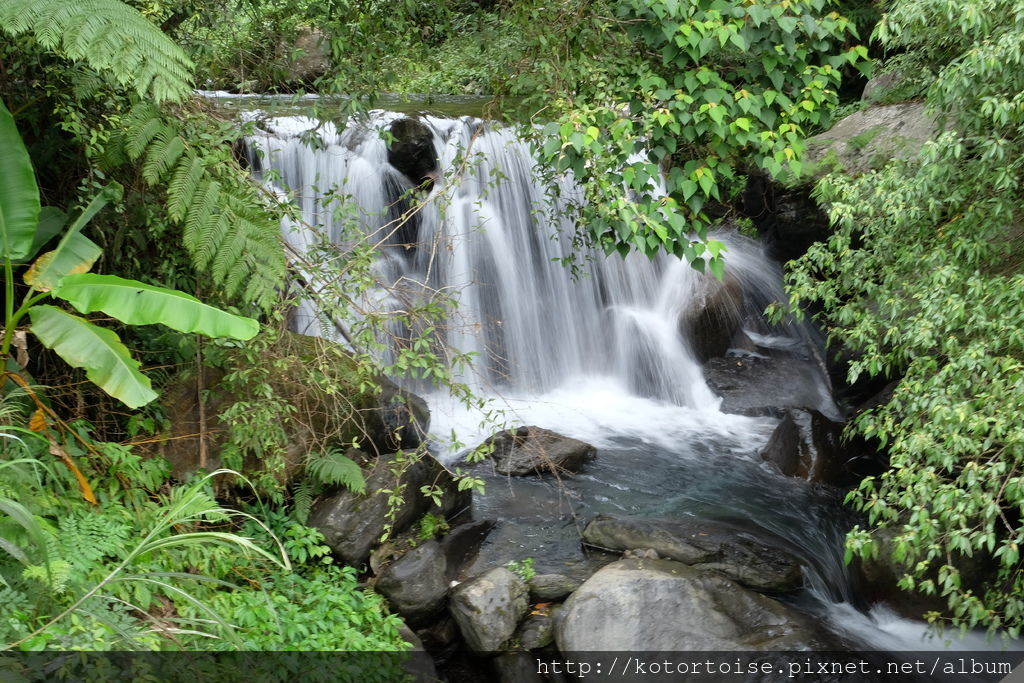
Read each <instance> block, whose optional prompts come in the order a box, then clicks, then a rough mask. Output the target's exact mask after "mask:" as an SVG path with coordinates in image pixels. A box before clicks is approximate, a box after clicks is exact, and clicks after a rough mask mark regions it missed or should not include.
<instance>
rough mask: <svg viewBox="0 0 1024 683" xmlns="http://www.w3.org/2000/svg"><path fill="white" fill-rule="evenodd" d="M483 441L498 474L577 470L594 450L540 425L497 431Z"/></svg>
mask: <svg viewBox="0 0 1024 683" xmlns="http://www.w3.org/2000/svg"><path fill="white" fill-rule="evenodd" d="M485 443H486V444H490V445H491V446H493V447H494V451H493V453H492V455H491V458H492V460H493V462H494V468H495V470H496V471H497V472H498V474H506V475H514V476H522V475H526V474H541V473H543V472H555V473H562V472H578V471H579V470H580V469H581V468H582V467H583V464H584V463H585V462H586V461H587V460H589V459H590V458H592V457H594V455H595V454H596V453H597V450H596V449H595V448H594V447H593V446H591V445H590V444H588V443H586V442H584V441H580V440H579V439H572V438H570V437H568V436H562V435H561V434H558V433H556V432H552V431H551V430H548V429H541V428H540V427H519V428H517V429H509V430H506V431H502V432H499V433H497V434H495V435H494V436H492V437H491V438H489V439H488V440H487V441H486V442H485Z"/></svg>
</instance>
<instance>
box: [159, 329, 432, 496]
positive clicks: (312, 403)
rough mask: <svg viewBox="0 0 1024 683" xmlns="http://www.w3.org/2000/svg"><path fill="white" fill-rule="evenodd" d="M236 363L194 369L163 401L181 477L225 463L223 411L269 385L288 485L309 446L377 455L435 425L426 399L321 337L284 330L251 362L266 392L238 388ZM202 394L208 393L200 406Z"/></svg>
mask: <svg viewBox="0 0 1024 683" xmlns="http://www.w3.org/2000/svg"><path fill="white" fill-rule="evenodd" d="M237 365H238V366H239V367H235V368H229V369H227V370H225V369H221V368H211V367H204V368H203V370H202V375H201V381H200V374H199V373H198V372H195V371H194V370H193V371H192V372H188V373H183V374H182V375H180V376H179V377H177V378H176V379H175V380H174V381H172V382H171V384H170V385H169V386H168V387H167V388H166V389H165V391H164V394H163V400H162V403H163V406H164V408H165V410H166V413H167V417H168V419H169V421H170V428H169V430H168V432H167V433H166V434H165V435H164V439H163V440H162V442H161V443H160V444H159V447H158V450H159V453H160V454H161V455H163V456H164V457H166V458H167V459H168V461H169V462H170V463H171V467H172V472H173V474H174V476H175V477H176V478H179V479H180V478H184V477H185V476H187V475H188V474H189V473H191V472H194V471H196V470H197V469H200V468H201V467H202V466H204V465H205V469H207V470H212V469H216V468H217V467H219V466H221V464H222V463H221V458H220V454H221V450H222V447H223V446H224V445H225V444H227V443H228V439H227V434H228V429H229V425H228V424H225V422H224V421H222V420H221V416H222V415H223V414H224V412H225V411H226V410H228V409H230V407H231V406H234V405H236V404H237V403H238V402H239V401H242V402H254V401H259V400H261V399H263V400H265V399H266V396H265V394H266V392H268V388H269V393H270V395H271V396H273V397H277V400H279V401H280V402H281V410H280V411H279V412H278V413H277V414H276V416H275V417H274V418H273V423H272V424H268V425H267V430H278V431H279V433H281V434H282V435H283V438H282V439H281V441H282V445H283V454H282V455H283V458H282V459H279V460H278V461H277V462H276V463H275V464H276V467H275V470H276V471H274V472H272V474H273V475H274V476H275V477H276V478H277V479H278V480H279V481H281V482H282V483H287V482H288V481H291V480H292V479H293V478H294V477H295V476H296V475H297V474H298V473H299V472H300V471H301V469H302V465H303V463H304V462H305V459H306V457H307V455H308V454H309V453H311V452H317V451H320V450H323V449H324V448H327V447H331V446H350V445H353V444H355V445H356V446H357V447H358V448H360V449H361V450H363V451H365V452H367V453H369V454H371V455H380V454H383V453H392V452H394V451H396V450H398V449H400V448H405V449H409V448H415V447H416V446H418V445H419V444H420V443H421V442H422V441H423V439H424V438H425V436H426V433H427V429H428V428H429V426H430V411H429V409H428V408H427V405H426V403H425V402H424V401H423V399H422V398H420V397H419V396H416V395H415V394H413V393H411V392H407V391H405V390H403V389H401V388H399V387H398V386H397V385H396V384H395V383H394V382H392V381H391V380H389V379H387V378H386V377H383V376H380V375H376V376H373V375H369V376H368V375H367V374H366V373H364V372H361V371H360V368H359V366H358V364H357V362H356V360H355V359H353V358H352V357H351V355H350V354H348V353H347V352H346V351H345V350H344V349H342V348H341V347H340V346H338V345H337V344H334V343H333V342H330V341H328V340H325V339H321V338H319V337H309V336H305V335H300V334H295V333H292V332H284V333H282V334H281V335H280V337H279V338H278V339H277V340H276V342H275V343H273V344H272V345H271V346H269V347H268V348H267V349H266V350H265V352H264V353H263V354H262V355H261V357H260V363H259V366H258V367H257V368H249V369H254V370H259V369H262V374H261V375H260V376H266V377H268V379H267V381H266V382H265V383H264V384H262V385H260V384H258V383H257V386H254V387H253V389H252V391H254V392H260V393H261V394H264V395H262V396H255V395H246V394H245V393H243V392H244V391H245V390H244V389H238V388H236V387H238V386H239V385H242V384H243V383H241V382H238V381H232V382H230V383H229V382H227V381H226V379H225V378H226V377H228V375H229V373H232V372H234V373H236V378H237V372H238V370H239V369H241V370H247V368H244V367H241V366H242V362H241V361H239V362H238V363H237ZM254 374H257V373H255V372H254ZM229 384H230V385H231V386H228V385H229ZM201 393H202V394H203V395H204V396H205V400H204V401H203V402H202V404H203V405H202V409H201V407H200V400H199V399H200V394H201ZM201 413H203V415H202V418H201ZM199 434H205V442H206V443H205V446H206V454H207V457H206V462H205V463H201V462H200V460H201V455H200V452H201V444H200V438H199ZM243 456H244V462H243V468H244V470H245V471H248V472H255V471H260V470H262V469H263V468H265V467H266V466H267V464H266V462H265V460H268V459H266V458H261V457H258V456H257V454H255V453H243ZM280 460H283V463H282V462H280Z"/></svg>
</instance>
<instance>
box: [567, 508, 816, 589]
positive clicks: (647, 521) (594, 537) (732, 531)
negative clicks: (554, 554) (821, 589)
mask: <svg viewBox="0 0 1024 683" xmlns="http://www.w3.org/2000/svg"><path fill="white" fill-rule="evenodd" d="M583 542H584V543H587V544H589V545H593V546H597V547H599V548H604V549H607V550H618V551H626V550H638V549H651V550H654V551H655V552H656V553H657V554H658V556H659V557H662V558H667V559H671V560H676V561H677V562H682V563H683V564H687V565H691V566H693V567H695V568H697V569H702V570H706V571H715V572H719V573H721V574H723V575H725V576H727V577H729V578H730V579H732V580H734V581H736V582H737V583H740V584H742V585H744V586H747V587H748V588H753V589H755V590H764V591H780V592H781V591H790V590H795V589H797V588H799V587H800V585H801V583H802V576H801V572H800V562H799V560H797V559H796V558H795V557H793V556H792V555H790V554H789V553H788V552H786V551H785V550H783V549H781V548H780V547H779V544H778V543H769V542H767V541H766V540H765V539H762V538H758V537H755V536H754V535H753V534H751V533H750V532H748V531H745V530H741V529H736V528H733V527H731V526H728V525H726V524H723V523H720V522H710V521H707V520H701V519H696V518H692V517H687V518H679V519H652V518H645V517H607V516H603V515H601V516H598V517H595V518H594V519H592V520H591V521H590V523H589V524H587V526H586V528H585V529H584V530H583Z"/></svg>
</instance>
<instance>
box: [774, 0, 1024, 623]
mask: <svg viewBox="0 0 1024 683" xmlns="http://www.w3.org/2000/svg"><path fill="white" fill-rule="evenodd" d="M876 36H877V38H878V39H879V40H880V41H881V42H882V43H883V44H884V45H886V46H887V47H889V48H890V49H892V50H894V51H898V52H899V53H900V54H899V56H898V58H896V59H895V60H894V64H893V68H895V67H899V68H908V67H909V65H914V64H917V65H925V66H926V68H924V69H920V70H917V71H913V72H903V76H904V77H905V78H907V79H911V80H913V79H915V78H921V79H923V81H919V82H918V87H919V88H921V89H925V90H926V93H927V102H928V105H929V108H930V110H931V111H932V112H933V113H934V115H935V116H936V117H937V118H938V120H939V122H940V123H941V124H943V125H944V126H945V131H944V132H942V133H941V134H939V135H938V136H937V137H936V138H935V140H934V141H932V142H930V143H928V144H927V145H926V146H925V147H924V149H923V150H922V151H921V154H920V157H919V158H917V159H914V160H912V161H907V162H903V163H894V164H892V165H890V166H888V167H886V168H885V169H883V170H881V171H877V172H872V173H868V174H865V175H863V176H861V177H859V178H853V179H851V178H848V177H844V176H841V175H835V176H831V177H828V178H826V179H825V180H824V181H823V182H822V183H821V184H820V185H819V187H818V194H819V197H820V199H821V201H822V202H824V204H825V205H826V206H827V207H828V209H829V211H830V214H831V216H832V219H833V221H834V224H835V226H836V230H835V234H834V235H833V236H832V237H831V238H830V239H829V240H828V241H827V242H825V243H819V244H817V245H815V246H814V247H812V248H811V250H810V251H809V252H808V253H807V255H806V256H804V257H803V258H802V259H800V260H799V261H798V262H796V263H795V264H793V269H792V273H791V275H790V283H789V286H790V291H791V293H792V295H793V298H794V301H795V302H796V303H797V304H807V303H814V304H817V305H819V306H821V307H822V309H823V311H824V313H823V320H824V321H825V322H826V324H827V325H828V326H829V327H830V330H831V336H832V338H833V340H834V341H835V342H836V343H837V344H838V345H840V346H841V347H845V348H847V349H850V350H853V351H855V352H856V353H857V354H858V355H857V357H856V360H855V362H853V363H852V364H851V366H850V379H851V380H855V379H856V378H857V377H858V376H860V375H862V374H865V373H866V374H868V375H873V376H885V377H889V378H893V379H898V380H899V383H898V385H897V386H896V388H895V392H894V394H893V397H892V400H891V401H889V402H888V403H886V404H884V405H881V406H879V407H878V408H876V409H874V410H872V411H870V412H867V413H865V414H863V415H861V416H860V417H859V418H858V419H857V421H856V423H855V424H854V429H855V430H856V431H857V432H859V433H860V434H863V435H864V436H867V437H871V438H874V439H877V440H878V441H879V442H880V443H881V444H882V445H883V446H885V447H887V449H888V452H889V454H890V457H891V465H892V467H891V470H890V471H888V472H886V473H885V474H883V475H882V476H880V477H877V478H870V479H868V480H866V481H865V482H864V483H863V484H862V486H861V487H860V488H859V489H858V490H856V491H855V492H854V493H853V494H852V495H851V498H852V500H853V502H854V503H855V504H856V505H857V506H858V507H859V508H860V509H862V510H864V511H866V513H867V515H868V519H869V521H870V522H871V524H873V525H878V526H880V527H883V528H889V529H891V530H892V531H893V533H894V537H893V548H894V553H893V559H894V560H895V561H896V562H897V563H898V564H899V566H901V567H902V568H903V570H904V572H905V575H904V577H903V579H902V581H901V585H902V586H903V587H905V588H908V589H917V590H920V591H923V592H924V593H928V594H933V595H937V596H941V597H942V598H944V600H945V602H946V603H947V604H948V613H946V614H940V613H938V612H936V613H933V614H931V615H930V616H931V618H932V619H933V620H945V619H947V618H948V619H949V620H950V622H951V623H953V624H955V625H958V626H963V627H965V628H966V627H974V626H984V627H987V628H989V629H993V630H996V629H998V630H1005V631H1006V632H1007V633H1009V634H1010V635H1012V636H1014V637H1015V636H1017V635H1018V634H1019V633H1020V629H1021V626H1022V625H1024V572H1022V565H1021V544H1022V543H1024V516H1022V512H1024V430H1022V428H1021V422H1020V415H1021V414H1022V410H1024V333H1022V330H1024V306H1022V300H1021V291H1022V287H1024V274H1022V270H1021V266H1022V264H1024V258H1022V257H1024V252H1022V241H1021V240H1022V223H1021V220H1022V211H1024V198H1022V195H1021V183H1022V181H1024V168H1022V165H1021V160H1022V159H1024V95H1022V92H1024V69H1022V68H1021V65H1022V61H1024V6H1022V5H1021V4H1020V3H1019V2H987V1H986V2H982V1H979V0H942V1H941V2H934V1H932V0H906V1H901V2H895V3H893V4H892V6H891V8H890V11H889V12H888V13H887V14H886V15H885V16H884V17H883V19H882V22H881V23H880V24H879V26H878V29H877V31H876ZM917 74H921V75H920V76H917ZM850 547H851V549H852V550H854V551H857V552H859V553H862V554H864V555H867V556H870V555H871V554H873V553H876V552H878V550H877V546H876V544H874V543H873V542H872V536H871V535H869V533H868V531H867V530H866V529H865V530H858V531H856V532H854V533H853V534H852V536H851V538H850ZM979 577H980V580H978V579H979Z"/></svg>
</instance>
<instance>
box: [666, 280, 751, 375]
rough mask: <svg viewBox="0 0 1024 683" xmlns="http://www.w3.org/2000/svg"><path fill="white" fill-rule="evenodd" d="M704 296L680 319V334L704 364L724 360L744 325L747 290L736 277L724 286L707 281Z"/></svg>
mask: <svg viewBox="0 0 1024 683" xmlns="http://www.w3.org/2000/svg"><path fill="white" fill-rule="evenodd" d="M704 282H705V286H704V289H703V291H702V292H701V295H700V296H698V297H694V299H693V300H692V301H691V302H690V303H689V305H688V306H687V308H686V310H684V311H683V313H682V315H681V316H680V319H679V331H680V333H681V334H682V335H683V336H684V337H685V338H687V339H689V340H690V348H691V349H692V350H693V352H694V354H695V355H696V356H697V360H699V361H700V362H701V363H703V362H705V361H706V360H708V359H709V358H715V357H717V356H724V355H725V352H726V351H727V350H728V349H729V345H730V343H731V342H732V339H733V336H734V335H735V333H736V330H737V329H738V328H739V324H740V312H741V310H742V307H743V287H742V285H741V284H740V281H739V279H737V278H736V277H735V276H730V275H727V276H726V278H725V281H724V282H720V281H718V280H717V279H715V278H713V277H710V276H708V277H705V278H704Z"/></svg>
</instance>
